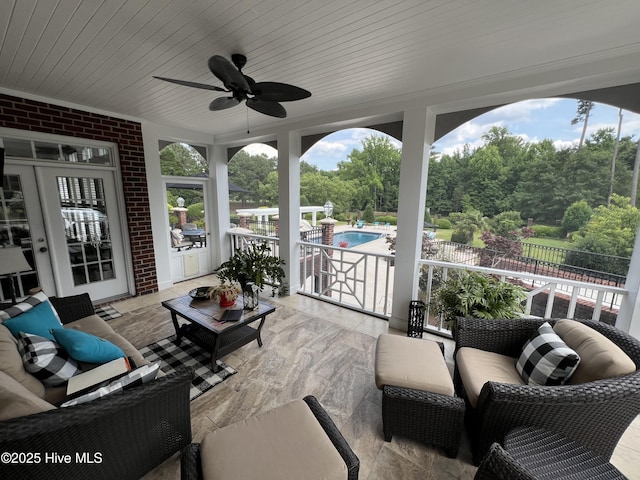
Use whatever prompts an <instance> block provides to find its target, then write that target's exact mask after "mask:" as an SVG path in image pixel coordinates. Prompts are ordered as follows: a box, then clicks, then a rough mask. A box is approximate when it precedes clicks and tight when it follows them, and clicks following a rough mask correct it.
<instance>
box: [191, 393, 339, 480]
mask: <svg viewBox="0 0 640 480" xmlns="http://www.w3.org/2000/svg"><path fill="white" fill-rule="evenodd" d="M200 448H201V450H200V455H201V463H202V476H203V478H204V479H205V480H214V479H215V480H240V479H253V478H256V479H257V478H259V479H260V480H300V479H301V478H304V479H307V480H314V479H317V480H333V479H336V480H337V479H340V480H344V479H346V478H347V466H346V465H345V463H344V460H343V459H342V457H341V456H340V454H339V453H338V451H337V450H336V449H335V447H334V446H333V444H332V443H331V440H329V437H327V435H326V433H325V431H324V430H323V429H322V427H321V426H320V424H319V423H318V421H317V420H316V418H315V416H314V415H313V413H311V410H310V409H309V407H308V406H307V404H306V403H305V402H304V401H303V400H295V401H293V402H291V403H288V404H286V405H282V406H280V407H277V408H275V409H273V410H270V411H268V412H265V413H261V414H258V415H256V416H254V417H250V418H248V419H246V420H243V421H240V422H237V423H234V424H233V425H229V426H227V427H224V428H221V429H220V430H216V431H214V432H211V433H209V434H208V435H207V436H206V437H205V438H204V440H203V441H202V444H201V446H200Z"/></svg>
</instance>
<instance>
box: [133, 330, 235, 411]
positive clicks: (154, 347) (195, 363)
mask: <svg viewBox="0 0 640 480" xmlns="http://www.w3.org/2000/svg"><path fill="white" fill-rule="evenodd" d="M175 338H176V337H175V335H174V336H171V337H169V338H164V339H162V340H160V341H159V342H156V343H152V344H151V345H147V346H146V347H143V348H141V349H140V353H142V355H143V356H144V357H145V358H146V359H147V360H149V361H150V362H157V361H158V360H160V362H161V363H160V370H162V371H163V372H164V373H166V374H169V373H171V372H174V371H175V370H176V368H178V367H181V366H187V367H191V368H193V369H194V371H195V376H194V378H193V381H192V382H191V392H190V397H191V400H194V399H196V398H197V397H199V396H200V395H202V394H203V393H204V392H206V391H207V390H209V389H211V388H213V387H214V386H216V385H217V384H219V383H221V382H223V381H225V380H226V379H227V378H229V377H230V376H231V375H233V374H235V373H237V371H236V370H234V369H233V368H231V367H229V366H227V365H226V364H225V363H224V362H221V361H220V360H218V366H220V367H221V368H220V371H219V372H218V373H213V371H212V370H211V354H209V353H207V352H206V351H205V350H203V349H201V348H200V347H198V346H197V345H194V344H193V342H192V341H191V340H189V339H188V338H183V339H182V340H181V341H180V345H179V346H177V345H176V344H175V343H174V340H175Z"/></svg>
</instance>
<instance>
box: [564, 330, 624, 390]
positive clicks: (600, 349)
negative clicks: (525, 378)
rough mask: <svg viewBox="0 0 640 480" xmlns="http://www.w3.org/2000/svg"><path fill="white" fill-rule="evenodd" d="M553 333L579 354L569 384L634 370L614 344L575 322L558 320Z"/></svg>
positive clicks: (615, 375) (614, 375)
mask: <svg viewBox="0 0 640 480" xmlns="http://www.w3.org/2000/svg"><path fill="white" fill-rule="evenodd" d="M553 330H554V331H555V332H556V333H557V334H558V336H560V338H562V340H563V341H564V343H566V344H567V345H568V346H569V347H571V348H572V349H573V350H575V351H576V352H577V353H578V355H580V359H581V360H580V364H579V365H578V368H577V369H576V371H575V372H574V374H573V375H572V376H571V378H570V379H569V382H568V383H570V384H574V385H575V384H578V383H586V382H592V381H594V380H601V379H603V378H610V377H617V376H618V375H626V374H628V373H633V372H635V371H636V364H635V363H634V362H633V360H631V358H629V356H628V355H627V354H626V353H624V352H623V351H622V349H621V348H620V347H618V346H617V345H616V344H615V343H613V342H612V341H611V340H609V339H608V338H607V337H605V336H604V335H602V334H601V333H600V332H596V331H595V330H594V329H593V328H591V327H588V326H587V325H585V324H583V323H580V322H576V321H575V320H566V319H565V320H558V321H557V322H556V324H555V326H554V327H553Z"/></svg>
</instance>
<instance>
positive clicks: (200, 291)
mask: <svg viewBox="0 0 640 480" xmlns="http://www.w3.org/2000/svg"><path fill="white" fill-rule="evenodd" d="M212 288H213V287H198V288H194V289H193V290H189V296H190V297H191V298H193V299H194V300H208V299H209V292H211V289H212Z"/></svg>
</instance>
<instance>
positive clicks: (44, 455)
mask: <svg viewBox="0 0 640 480" xmlns="http://www.w3.org/2000/svg"><path fill="white" fill-rule="evenodd" d="M50 301H51V303H52V304H53V305H54V307H55V308H56V311H57V312H58V315H59V316H60V319H61V321H62V323H63V324H64V326H65V328H78V329H81V330H84V331H91V330H93V329H94V328H95V329H96V330H97V331H98V332H100V333H101V334H105V336H107V337H109V338H108V339H109V340H110V341H112V342H113V343H116V344H118V346H120V347H121V348H123V349H125V348H126V350H125V352H126V353H127V354H128V355H129V354H134V357H136V358H138V359H142V356H141V355H139V352H137V351H135V352H132V351H131V350H130V349H131V348H133V347H132V346H131V344H130V343H129V342H127V341H126V339H124V338H123V337H119V336H118V334H116V333H115V331H113V329H112V328H111V326H109V325H108V324H107V323H106V322H105V321H104V320H102V319H101V318H100V317H98V316H97V315H94V309H93V305H92V303H91V299H90V298H89V296H88V295H80V296H74V297H67V298H52V299H50ZM2 328H5V327H4V326H2ZM94 331H95V330H94ZM5 348H6V345H5ZM4 353H5V354H6V353H7V351H6V349H5V350H4ZM135 353H137V354H138V355H135ZM143 361H144V360H143V359H142V362H143ZM0 375H2V376H3V378H4V383H3V384H2V388H3V395H4V397H3V398H5V400H4V401H6V398H9V397H11V398H13V397H12V396H11V390H10V389H11V386H12V385H13V386H14V388H16V389H20V388H22V390H23V392H21V395H24V398H26V400H24V399H23V397H21V400H20V401H21V403H22V404H23V405H28V404H29V402H31V405H35V406H42V405H44V407H45V408H43V409H42V411H40V413H32V412H28V413H31V414H25V415H24V416H16V417H15V418H9V419H5V420H2V421H0V452H8V453H9V454H10V455H12V456H11V457H9V458H11V459H12V460H11V461H10V462H6V461H3V463H2V464H1V465H0V470H2V472H3V473H4V475H3V476H4V477H5V478H21V479H31V478H33V479H41V478H50V479H67V478H91V479H93V480H97V479H113V478H118V479H137V478H140V477H141V476H143V475H144V474H145V473H147V472H149V471H150V470H152V469H153V468H154V467H155V466H157V465H159V464H160V463H161V462H163V461H164V460H165V459H167V458H169V457H170V456H171V455H172V454H174V453H176V452H179V451H180V450H181V449H182V448H184V447H185V446H186V445H188V444H189V442H190V441H191V415H190V406H189V389H190V386H191V379H192V377H193V372H192V371H190V370H186V369H185V370H184V371H181V372H178V373H176V374H172V375H166V376H162V377H159V378H157V379H156V380H154V381H153V382H150V383H147V384H144V385H141V386H137V387H135V388H131V389H129V390H125V391H123V392H120V393H114V394H112V395H109V396H106V397H104V398H100V399H98V400H94V401H92V402H89V403H84V404H81V405H76V406H71V407H66V408H56V407H55V405H56V403H55V401H54V400H52V399H50V400H49V401H46V397H45V399H42V398H38V397H37V395H35V394H33V393H32V392H31V391H29V390H28V389H27V388H25V387H23V386H22V385H20V384H19V383H17V382H15V380H14V379H13V378H10V377H9V375H7V374H6V373H5V372H0ZM12 381H13V382H14V383H13V384H12V383H11V382H12ZM16 383H17V385H16ZM54 388H55V387H54ZM29 394H31V395H32V396H33V397H34V398H31V400H29V398H28V395H29ZM49 395H52V396H53V397H58V396H59V392H49ZM3 407H10V406H8V405H6V404H5V405H4V406H3ZM7 410H10V408H7ZM16 410H17V411H19V410H20V408H19V407H18V406H16ZM5 411H6V410H5ZM14 414H15V411H14ZM5 418H6V417H5ZM3 460H4V458H3Z"/></svg>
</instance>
